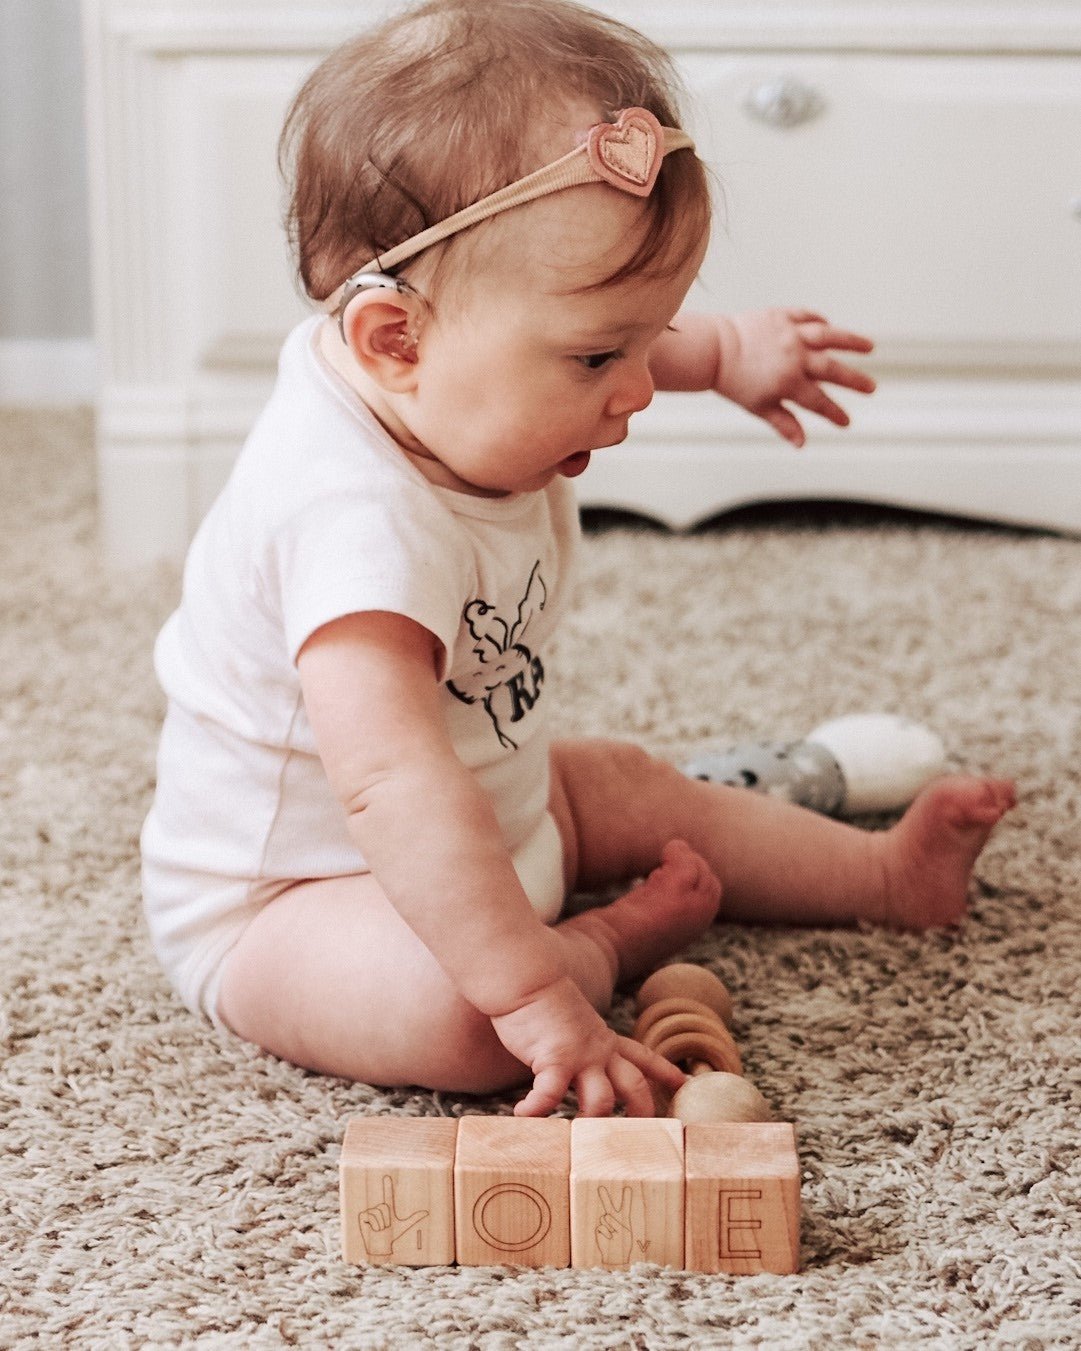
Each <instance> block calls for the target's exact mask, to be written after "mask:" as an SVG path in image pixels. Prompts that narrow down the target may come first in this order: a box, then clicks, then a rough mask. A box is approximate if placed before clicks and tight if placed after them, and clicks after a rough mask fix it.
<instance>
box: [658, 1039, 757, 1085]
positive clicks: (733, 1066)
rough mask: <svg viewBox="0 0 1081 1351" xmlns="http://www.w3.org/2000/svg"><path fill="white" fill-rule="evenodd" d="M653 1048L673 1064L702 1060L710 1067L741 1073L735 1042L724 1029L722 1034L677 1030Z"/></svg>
mask: <svg viewBox="0 0 1081 1351" xmlns="http://www.w3.org/2000/svg"><path fill="white" fill-rule="evenodd" d="M653 1049H654V1050H655V1051H656V1052H657V1054H658V1055H662V1056H664V1058H665V1060H671V1061H672V1063H673V1064H674V1065H677V1064H679V1063H680V1061H692V1062H693V1061H702V1062H704V1063H705V1064H706V1065H708V1066H709V1067H710V1068H711V1069H715V1070H724V1071H726V1072H727V1073H728V1074H742V1073H743V1066H742V1064H741V1062H740V1058H739V1052H738V1051H737V1050H736V1044H735V1042H734V1041H733V1040H732V1038H731V1037H730V1036H728V1035H727V1032H726V1031H725V1030H724V1029H722V1034H717V1033H713V1034H711V1035H709V1036H706V1035H704V1034H703V1033H701V1032H677V1033H675V1034H674V1035H673V1036H670V1037H666V1038H664V1040H662V1041H660V1042H659V1043H658V1044H657V1045H656V1046H654V1047H653Z"/></svg>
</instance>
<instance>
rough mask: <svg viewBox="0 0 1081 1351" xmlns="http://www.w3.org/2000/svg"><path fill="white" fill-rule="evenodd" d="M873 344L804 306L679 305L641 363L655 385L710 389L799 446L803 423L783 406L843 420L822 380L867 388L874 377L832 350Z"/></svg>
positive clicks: (859, 349) (862, 348)
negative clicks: (714, 308)
mask: <svg viewBox="0 0 1081 1351" xmlns="http://www.w3.org/2000/svg"><path fill="white" fill-rule="evenodd" d="M873 347H874V343H873V342H872V341H871V339H870V338H865V337H863V335H862V334H859V333H850V332H848V331H847V330H845V329H841V328H837V327H835V326H834V325H833V324H831V323H830V322H829V321H828V320H826V319H824V318H823V317H822V316H821V315H820V314H813V313H812V312H811V311H810V310H784V309H770V310H750V311H748V312H747V313H745V314H737V315H734V316H732V317H728V316H726V315H720V314H691V313H689V312H687V311H683V312H681V313H680V314H678V315H677V316H676V317H675V319H674V320H673V321H672V324H671V327H670V328H669V330H668V331H667V332H665V333H662V334H661V336H660V337H659V338H658V339H657V341H656V342H655V343H654V344H653V347H652V348H651V349H650V359H649V366H650V372H651V374H652V376H653V379H654V382H655V384H656V386H657V388H658V389H669V390H713V391H714V392H715V393H717V394H721V395H723V396H724V397H725V398H726V399H731V400H732V402H733V403H738V404H740V406H741V407H743V408H746V409H747V410H748V412H751V413H755V414H756V415H757V416H758V417H760V418H762V419H763V420H764V421H766V422H768V423H769V424H770V426H771V427H772V428H773V429H774V431H776V432H777V434H778V435H779V436H783V437H784V439H785V440H786V441H791V442H792V444H793V445H794V446H802V445H803V442H804V439H805V438H804V434H803V428H802V426H801V425H800V422H799V419H798V418H797V417H796V416H795V414H794V413H793V412H792V411H791V408H790V407H789V406H788V405H789V404H796V405H798V406H799V407H802V408H807V409H809V410H810V411H811V412H813V413H818V414H819V416H821V417H824V418H826V419H827V420H828V421H830V422H834V423H836V424H837V426H839V427H845V426H847V425H848V414H847V413H846V412H845V411H844V409H843V408H842V407H841V406H840V405H839V404H838V403H836V402H834V400H833V399H831V398H830V396H829V395H828V394H827V393H826V392H825V390H824V389H823V388H822V386H823V385H824V384H832V385H843V386H844V387H846V388H848V389H853V390H857V391H858V392H859V393H861V394H870V393H872V392H873V391H874V388H875V382H874V380H872V379H871V377H870V376H869V375H867V374H865V373H864V372H863V371H860V370H857V369H856V368H855V367H853V366H849V365H848V364H847V362H844V361H840V360H838V359H837V357H835V356H834V355H833V354H832V353H833V351H834V350H836V351H842V352H863V353H866V352H870V351H871V350H872V349H873Z"/></svg>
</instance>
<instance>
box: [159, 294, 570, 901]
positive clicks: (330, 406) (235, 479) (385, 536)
mask: <svg viewBox="0 0 1081 1351" xmlns="http://www.w3.org/2000/svg"><path fill="white" fill-rule="evenodd" d="M322 322H323V321H322V320H321V319H318V318H317V319H312V320H308V321H305V322H304V323H303V324H301V325H299V326H298V327H297V328H296V329H295V330H294V331H293V333H292V334H291V335H290V336H289V338H288V340H287V342H286V344H285V347H284V348H283V351H282V357H281V362H280V365H279V373H278V380H277V383H276V385H275V390H274V393H273V395H272V396H271V399H270V401H269V402H268V404H267V406H266V408H265V409H264V412H263V414H262V416H261V417H260V419H259V421H258V423H257V424H256V426H255V427H254V429H253V431H252V433H251V435H250V436H249V438H248V441H247V443H246V444H245V447H244V449H243V451H242V452H241V454H240V456H239V457H238V460H237V463H236V465H235V466H234V468H233V472H232V473H231V475H230V478H229V481H228V483H227V484H226V487H225V489H224V490H223V492H222V494H221V495H220V496H219V498H218V499H217V501H216V502H215V503H214V505H213V507H212V508H211V510H210V512H209V513H208V514H207V516H206V518H205V519H204V521H203V523H202V525H201V526H200V528H199V531H198V533H197V535H196V538H195V540H194V541H193V544H192V548H191V550H190V552H189V556H188V561H187V565H186V567H185V574H184V593H183V598H182V601H181V604H180V606H179V608H178V610H177V611H176V612H175V613H174V614H173V615H172V616H171V617H170V619H169V620H168V621H167V623H166V625H165V627H164V629H163V630H162V633H161V635H160V636H159V639H158V644H157V648H156V653H155V658H156V666H157V671H158V676H159V680H160V681H161V684H162V686H163V688H164V690H165V692H166V694H167V695H168V697H169V703H170V713H169V715H168V716H167V718H166V726H165V729H164V731H163V737H162V749H161V751H160V753H159V779H158V790H157V794H156V796H155V802H154V805H153V808H152V811H151V818H150V820H149V822H148V826H149V829H148V830H147V831H146V832H144V851H145V850H146V849H147V848H148V846H147V844H146V843H145V842H146V841H149V848H150V849H151V850H153V851H154V853H155V854H156V856H157V859H158V861H159V862H161V863H167V864H168V865H169V866H170V867H173V868H176V867H192V868H199V869H202V870H205V871H208V872H213V873H216V874H219V875H226V876H231V877H245V878H253V879H261V878H266V877H285V878H288V877H315V876H330V875H334V874H338V873H342V872H348V871H354V870H357V869H360V868H363V866H364V861H363V859H362V858H361V857H360V855H359V853H358V851H357V848H356V845H355V844H354V843H353V841H352V839H351V837H350V836H349V833H348V830H347V826H346V821H345V813H344V811H343V810H342V808H341V806H340V804H338V803H337V801H336V799H335V798H334V797H333V794H332V792H331V790H330V787H329V784H328V783H327V781H326V776H325V773H324V772H323V769H322V764H321V762H320V760H319V758H318V754H317V750H316V746H315V742H314V737H313V735H312V732H311V728H310V725H309V724H308V721H307V717H306V714H305V710H304V706H303V700H302V697H301V691H300V682H299V677H298V674H297V670H296V659H297V655H298V653H299V651H300V649H301V648H302V647H303V645H304V643H305V641H306V640H307V639H308V637H310V635H311V634H312V633H314V632H315V631H316V630H317V629H318V628H320V627H321V626H322V625H324V624H326V623H328V622H330V621H331V620H333V619H336V618H339V617H341V616H343V615H347V614H350V613H356V612H361V611H371V610H385V611H389V612H392V613H395V614H402V615H405V616H407V617H408V618H410V619H412V620H414V621H415V622H416V623H418V624H420V625H422V626H423V627H424V628H426V629H427V630H429V632H431V633H432V634H434V635H435V637H436V638H437V639H438V641H439V643H440V644H441V646H442V649H443V667H444V669H443V670H441V671H440V672H439V677H440V680H441V683H442V693H441V698H442V701H443V707H444V711H445V714H446V718H447V724H448V728H449V730H450V734H451V737H452V740H453V742H454V745H455V749H456V751H457V753H458V755H459V756H460V758H461V759H462V760H463V762H464V763H465V764H466V765H467V766H469V767H470V768H471V769H472V770H473V771H474V773H475V774H476V775H477V777H478V778H479V780H480V781H481V783H482V784H483V785H484V786H485V788H486V790H487V791H488V793H489V795H490V796H491V798H492V800H493V804H494V806H495V808H496V815H497V817H498V819H499V821H500V824H501V827H502V828H503V832H504V836H505V838H506V840H507V843H508V845H509V846H510V847H511V848H514V847H516V845H517V844H518V843H519V842H520V841H522V840H524V839H526V838H527V837H528V836H529V834H530V832H531V831H532V830H534V829H535V828H536V823H537V820H538V818H539V816H541V815H543V813H544V811H545V809H546V806H547V791H548V770H547V763H548V734H547V702H546V700H545V698H544V676H545V661H546V648H547V645H548V643H549V640H550V636H551V634H552V631H553V629H554V627H555V624H556V621H557V618H558V616H559V615H560V613H561V612H562V611H563V610H564V609H565V602H566V598H567V594H568V591H569V587H570V581H571V577H572V573H573V568H572V564H573V558H574V554H575V550H576V544H577V538H578V525H577V510H576V505H575V500H574V495H573V491H572V490H571V488H570V485H569V484H568V483H567V482H566V480H563V479H557V480H556V481H555V482H554V483H553V484H552V485H551V486H550V487H549V488H547V489H545V490H544V491H543V492H538V493H525V494H519V495H515V496H511V497H508V498H494V499H492V498H482V497H474V496H471V495H468V494H464V493H458V492H452V491H450V490H449V489H444V488H439V487H436V486H434V485H432V484H431V483H429V482H428V480H427V479H425V478H424V476H423V475H422V474H421V473H420V472H419V471H418V470H417V469H416V467H415V466H414V465H413V464H412V463H411V462H410V461H409V459H408V458H407V457H406V456H405V455H404V454H403V452H402V451H401V450H400V448H399V447H398V446H397V445H396V444H395V443H394V442H393V441H392V440H391V438H390V437H389V435H388V434H387V432H386V431H385V430H384V429H383V428H382V427H381V426H380V424H379V423H378V422H377V421H376V419H375V418H374V417H373V416H372V414H371V413H370V412H369V411H368V410H367V409H366V408H365V407H364V405H363V404H362V403H361V402H360V401H359V399H358V398H357V397H356V395H355V394H353V392H352V391H350V390H349V389H348V388H347V387H346V386H345V385H344V384H343V383H342V382H341V381H340V380H339V379H338V377H337V376H336V375H334V374H333V373H332V372H331V371H330V370H329V368H327V367H326V366H325V365H324V364H323V362H322V361H321V359H320V358H319V357H318V354H317V352H316V348H315V342H316V337H317V333H318V328H319V325H320V324H321V323H322Z"/></svg>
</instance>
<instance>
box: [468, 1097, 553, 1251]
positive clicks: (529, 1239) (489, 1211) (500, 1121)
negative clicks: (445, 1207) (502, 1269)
mask: <svg viewBox="0 0 1081 1351" xmlns="http://www.w3.org/2000/svg"><path fill="white" fill-rule="evenodd" d="M570 1135H571V1126H570V1122H569V1121H564V1120H561V1119H559V1118H556V1117H547V1118H541V1119H535V1118H525V1117H505V1116H503V1117H499V1116H495V1117H485V1116H465V1117H462V1118H461V1120H460V1121H459V1123H458V1150H457V1155H456V1159H455V1166H454V1205H455V1215H456V1220H455V1228H456V1233H457V1252H458V1261H459V1262H460V1263H462V1264H463V1265H464V1266H487V1265H490V1264H491V1265H504V1266H508V1265H509V1266H523V1267H543V1266H553V1267H565V1266H568V1265H569V1263H570V1195H569V1190H570V1189H569V1181H568V1179H569V1173H570Z"/></svg>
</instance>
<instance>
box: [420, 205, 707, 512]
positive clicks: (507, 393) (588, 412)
mask: <svg viewBox="0 0 1081 1351" xmlns="http://www.w3.org/2000/svg"><path fill="white" fill-rule="evenodd" d="M514 214H515V216H518V217H520V219H518V220H516V221H515V222H514V226H515V229H514V231H513V232H512V233H511V234H510V235H508V236H507V237H506V238H504V239H503V240H501V241H500V246H499V247H498V248H497V249H496V250H495V251H494V255H493V257H492V261H491V264H490V266H489V267H486V268H485V270H484V272H483V273H482V274H480V275H477V276H476V277H474V278H470V279H468V280H466V281H463V282H457V283H455V284H454V285H453V286H452V288H451V291H450V292H449V293H448V295H447V297H446V298H445V300H444V301H443V303H441V304H440V305H439V307H438V312H437V315H436V316H434V317H429V318H428V319H427V320H426V321H425V323H424V325H423V328H422V332H421V337H420V345H419V348H418V352H417V357H418V364H417V387H416V391H415V393H414V394H413V396H412V397H411V399H410V400H409V406H408V409H407V410H403V411H405V412H406V420H407V426H408V431H409V433H410V437H411V439H413V440H414V442H415V444H414V446H413V447H412V448H413V449H414V450H415V451H417V453H418V454H419V456H420V457H421V458H420V461H419V462H420V463H421V464H423V460H424V457H426V456H429V457H431V458H432V459H433V460H434V461H436V462H438V466H439V467H441V470H442V473H441V474H440V475H439V481H441V482H449V483H451V484H452V485H453V486H456V487H460V488H462V489H464V490H465V491H474V492H478V493H482V494H501V493H510V492H528V491H536V490H537V489H540V488H543V487H545V486H546V485H547V484H548V483H550V482H551V481H552V479H553V478H554V477H555V476H556V475H557V474H564V475H566V476H568V477H574V476H576V475H578V474H580V473H581V472H582V471H583V470H584V469H585V468H586V466H587V465H588V463H589V456H590V453H591V452H592V451H594V450H599V449H602V448H604V447H608V446H615V445H618V444H619V443H620V442H621V441H622V440H624V438H625V437H626V435H627V426H628V423H629V421H630V418H631V417H632V415H633V414H634V413H637V412H638V411H639V410H640V409H643V408H645V407H646V406H647V405H648V404H649V402H650V400H651V399H652V397H653V381H652V379H651V377H650V373H649V366H648V356H649V350H650V347H651V346H652V344H653V343H654V341H655V340H656V339H657V337H658V336H659V335H660V334H661V333H663V332H664V330H665V328H666V327H667V326H668V324H669V323H670V322H671V320H672V319H673V317H674V316H675V314H676V313H677V311H678V310H679V308H680V306H681V305H682V303H683V300H684V297H685V296H686V294H687V291H688V289H689V288H690V285H691V283H692V281H693V280H694V277H695V275H696V274H697V272H698V268H699V266H700V264H701V259H702V254H703V252H704V250H705V243H706V241H705V240H703V241H701V245H700V247H699V248H697V249H696V250H695V251H694V254H693V256H692V257H691V258H690V259H689V260H688V262H687V264H686V265H685V266H684V267H682V268H681V269H680V270H679V272H678V273H676V274H675V275H673V276H671V277H667V278H649V277H644V278H632V279H631V280H630V281H627V282H623V283H620V284H618V285H616V286H609V287H605V288H604V289H602V290H598V291H592V292H583V291H582V290H581V289H580V288H581V287H582V286H583V285H586V284H588V283H589V282H591V281H596V280H599V279H601V278H603V277H604V276H606V275H608V274H610V273H611V272H612V271H614V270H615V268H616V267H617V266H618V264H619V263H620V262H621V261H623V259H625V258H627V257H628V256H629V254H630V252H631V251H632V250H633V247H634V244H635V243H636V241H637V239H638V237H639V234H640V232H641V229H642V224H641V204H640V203H639V202H638V201H637V199H634V198H631V197H627V196H624V195H623V194H621V193H618V192H615V191H613V190H612V189H610V188H607V187H605V186H603V185H598V186H596V187H593V186H590V187H579V188H574V189H571V190H569V191H567V192H563V193H559V194H554V195H553V196H551V197H548V198H544V199H542V200H540V201H537V202H534V203H531V204H530V205H529V206H528V207H523V208H521V209H520V210H519V211H518V212H516V213H514ZM479 252H480V250H479V249H475V250H473V256H474V257H476V256H477V255H478V254H479ZM434 467H435V466H433V468H434ZM433 476H434V475H433Z"/></svg>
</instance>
